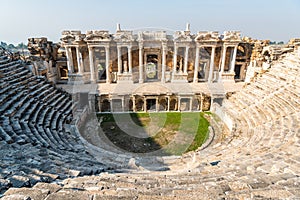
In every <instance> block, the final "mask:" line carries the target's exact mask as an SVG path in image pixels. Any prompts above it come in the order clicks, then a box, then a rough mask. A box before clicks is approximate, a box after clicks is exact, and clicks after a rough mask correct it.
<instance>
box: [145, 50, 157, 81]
mask: <svg viewBox="0 0 300 200" xmlns="http://www.w3.org/2000/svg"><path fill="white" fill-rule="evenodd" d="M157 63H158V56H157V55H156V54H149V55H147V64H146V66H145V72H146V79H147V81H157V79H158V74H157V73H158V71H157Z"/></svg>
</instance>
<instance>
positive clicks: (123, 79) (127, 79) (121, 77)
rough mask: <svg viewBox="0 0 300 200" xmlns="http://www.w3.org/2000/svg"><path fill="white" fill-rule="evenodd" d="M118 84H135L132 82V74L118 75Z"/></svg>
mask: <svg viewBox="0 0 300 200" xmlns="http://www.w3.org/2000/svg"><path fill="white" fill-rule="evenodd" d="M117 82H118V83H120V82H126V83H133V80H132V74H129V73H126V74H124V73H123V74H118V81H117Z"/></svg>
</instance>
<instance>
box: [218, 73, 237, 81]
mask: <svg viewBox="0 0 300 200" xmlns="http://www.w3.org/2000/svg"><path fill="white" fill-rule="evenodd" d="M234 76H235V73H234V72H228V73H222V75H221V76H220V77H219V80H218V82H235V81H234Z"/></svg>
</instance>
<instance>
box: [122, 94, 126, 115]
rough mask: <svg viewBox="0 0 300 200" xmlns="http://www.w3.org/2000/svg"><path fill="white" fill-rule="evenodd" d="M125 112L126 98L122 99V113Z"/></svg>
mask: <svg viewBox="0 0 300 200" xmlns="http://www.w3.org/2000/svg"><path fill="white" fill-rule="evenodd" d="M124 110H125V97H124V96H123V97H122V112H124Z"/></svg>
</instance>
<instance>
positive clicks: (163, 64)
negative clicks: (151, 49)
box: [161, 44, 167, 83]
mask: <svg viewBox="0 0 300 200" xmlns="http://www.w3.org/2000/svg"><path fill="white" fill-rule="evenodd" d="M166 48H167V47H166V46H165V45H164V44H163V46H162V65H161V66H162V69H161V82H162V83H165V82H166V77H165V72H166V51H167V49H166Z"/></svg>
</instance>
